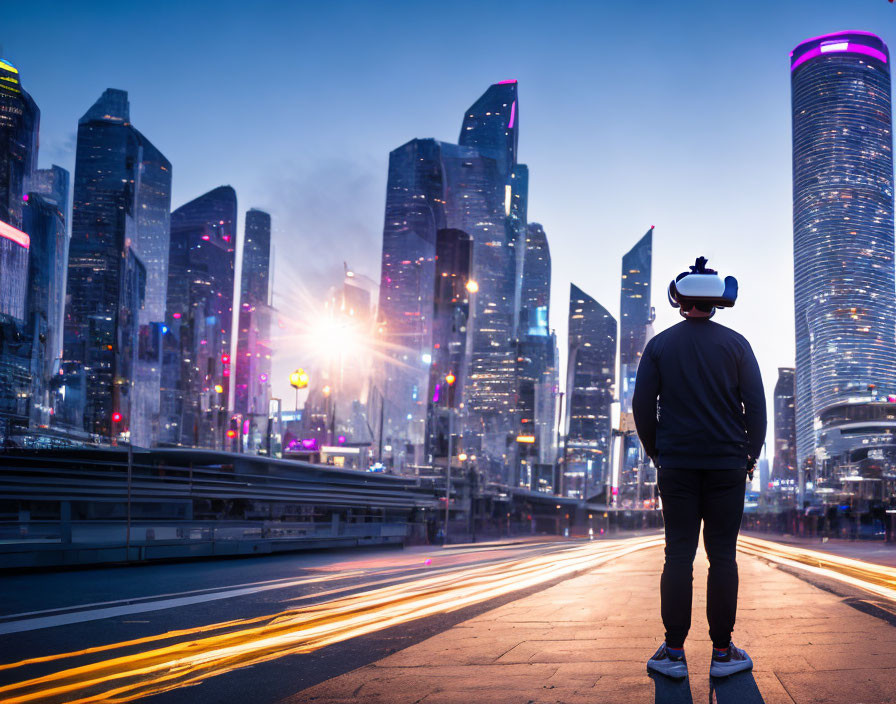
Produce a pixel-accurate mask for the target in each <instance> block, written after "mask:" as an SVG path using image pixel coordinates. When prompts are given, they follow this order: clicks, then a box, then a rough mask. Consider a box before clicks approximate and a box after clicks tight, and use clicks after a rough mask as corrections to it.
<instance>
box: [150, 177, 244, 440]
mask: <svg viewBox="0 0 896 704" xmlns="http://www.w3.org/2000/svg"><path fill="white" fill-rule="evenodd" d="M236 218H237V203H236V192H235V191H234V190H233V188H231V187H230V186H219V187H218V188H215V189H214V190H212V191H209V192H208V193H206V194H204V195H201V196H199V197H198V198H196V199H194V200H192V201H190V202H189V203H187V204H185V205H182V206H181V207H179V208H178V209H177V210H175V211H174V212H173V213H172V214H171V244H170V252H169V257H168V312H167V318H166V325H165V327H166V328H167V329H168V331H167V333H166V334H165V340H164V342H163V369H164V374H163V384H164V385H163V388H162V397H163V399H162V415H163V420H164V427H163V432H162V438H163V440H164V442H166V443H173V444H181V445H188V446H194V447H207V448H211V449H224V448H229V447H230V446H231V445H233V444H234V443H233V442H231V439H230V438H228V436H227V431H228V430H237V429H236V428H231V427H230V420H231V419H230V416H229V409H230V405H229V401H228V398H229V397H228V394H229V390H230V374H231V369H232V364H231V359H230V354H231V351H230V342H231V331H232V316H233V294H234V263H235V254H234V253H235V250H236Z"/></svg>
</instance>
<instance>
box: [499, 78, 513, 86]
mask: <svg viewBox="0 0 896 704" xmlns="http://www.w3.org/2000/svg"><path fill="white" fill-rule="evenodd" d="M507 83H516V79H515V78H509V79H507V80H506V81H498V82H497V83H496V84H495V85H498V86H503V85H506V84H507Z"/></svg>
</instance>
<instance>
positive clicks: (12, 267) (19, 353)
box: [0, 60, 40, 436]
mask: <svg viewBox="0 0 896 704" xmlns="http://www.w3.org/2000/svg"><path fill="white" fill-rule="evenodd" d="M39 122H40V111H39V110H38V109H37V106H36V105H35V103H34V101H33V100H32V99H31V96H29V95H28V93H26V92H25V90H24V89H23V88H22V83H21V80H20V77H19V72H18V69H16V67H15V66H13V65H12V64H11V63H9V62H8V61H5V60H0V436H2V435H3V434H4V431H5V430H6V429H9V428H12V427H13V426H19V427H26V426H27V425H28V421H29V415H30V400H31V391H32V390H31V381H32V377H31V363H32V362H31V357H32V347H31V339H30V337H29V335H28V331H27V330H26V318H27V311H26V306H27V298H28V296H27V280H28V261H29V248H30V246H31V245H30V238H29V237H28V235H27V234H26V233H25V232H23V219H22V208H23V205H24V203H25V199H26V198H27V189H28V185H29V182H30V180H31V177H32V175H33V172H34V169H35V167H36V165H37V133H38V125H39Z"/></svg>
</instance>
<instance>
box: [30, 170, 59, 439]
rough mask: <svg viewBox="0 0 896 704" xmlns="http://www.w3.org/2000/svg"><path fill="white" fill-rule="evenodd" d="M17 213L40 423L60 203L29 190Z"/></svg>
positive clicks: (48, 373) (34, 416)
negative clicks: (25, 246)
mask: <svg viewBox="0 0 896 704" xmlns="http://www.w3.org/2000/svg"><path fill="white" fill-rule="evenodd" d="M66 174H67V172H66ZM22 214H23V220H24V225H25V230H26V232H27V233H28V236H29V238H30V239H31V247H30V250H29V255H28V298H27V305H26V316H27V317H26V320H25V334H26V337H27V339H28V342H29V343H30V346H31V350H30V353H31V354H30V357H31V364H30V371H31V393H30V409H29V416H30V425H31V426H32V427H33V426H43V427H46V426H48V425H49V424H50V420H51V413H55V403H54V401H53V398H52V396H51V381H55V377H56V376H57V375H58V371H59V368H60V366H59V365H60V358H61V353H62V327H61V322H62V315H63V309H64V307H65V265H66V254H67V251H68V235H67V233H66V228H65V215H64V214H63V212H62V210H61V209H60V207H59V206H58V205H56V203H54V202H51V201H50V200H49V199H47V198H45V197H44V196H42V195H40V194H39V193H37V192H35V191H32V192H31V193H29V194H28V200H27V201H26V202H25V207H24V208H23V213H22Z"/></svg>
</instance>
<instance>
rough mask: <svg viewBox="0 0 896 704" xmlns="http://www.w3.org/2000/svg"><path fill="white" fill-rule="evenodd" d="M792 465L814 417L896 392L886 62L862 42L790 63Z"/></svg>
mask: <svg viewBox="0 0 896 704" xmlns="http://www.w3.org/2000/svg"><path fill="white" fill-rule="evenodd" d="M790 58H791V88H792V117H793V251H794V302H795V309H796V454H797V457H796V461H797V465H798V468H799V469H800V471H802V470H803V469H804V468H805V467H806V466H807V465H810V466H811V465H812V464H814V462H815V461H816V460H821V459H823V458H821V457H816V454H817V450H818V451H821V448H820V447H819V444H818V437H817V435H818V430H819V429H820V427H821V420H822V415H823V414H824V412H825V410H826V409H828V408H831V407H833V406H836V405H839V404H842V403H845V402H850V401H861V400H865V401H870V400H873V399H874V398H875V397H876V396H878V395H880V394H885V393H887V392H889V393H893V392H894V391H896V300H894V241H893V156H892V144H893V140H892V125H893V122H892V113H891V99H890V66H889V52H888V50H887V47H886V45H885V44H884V42H883V41H882V40H881V39H880V38H879V37H877V36H875V35H873V34H870V33H868V32H852V31H847V32H837V33H834V34H827V35H824V36H820V37H814V38H812V39H809V40H807V41H805V42H803V43H802V44H800V45H799V46H797V47H796V48H795V49H794V50H793V52H791V57H790Z"/></svg>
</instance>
